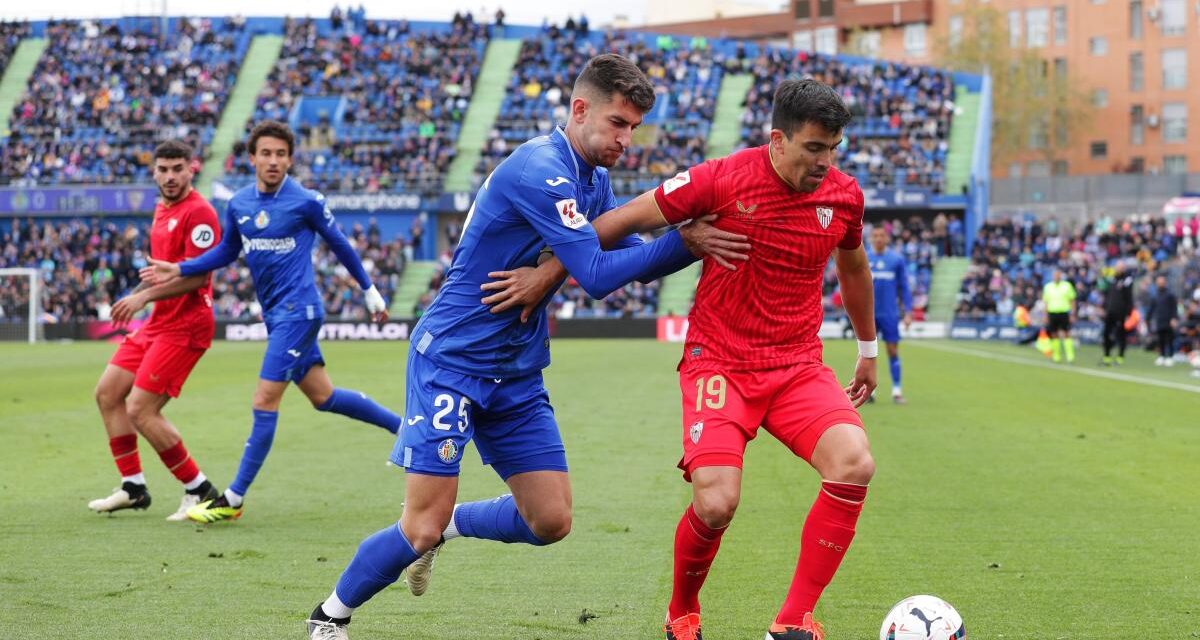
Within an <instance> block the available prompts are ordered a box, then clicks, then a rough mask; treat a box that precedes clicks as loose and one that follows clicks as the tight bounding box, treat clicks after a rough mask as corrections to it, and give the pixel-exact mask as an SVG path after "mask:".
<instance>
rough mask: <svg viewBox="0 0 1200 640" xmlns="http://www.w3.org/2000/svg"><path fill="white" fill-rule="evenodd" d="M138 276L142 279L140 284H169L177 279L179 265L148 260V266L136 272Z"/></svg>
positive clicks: (164, 261)
mask: <svg viewBox="0 0 1200 640" xmlns="http://www.w3.org/2000/svg"><path fill="white" fill-rule="evenodd" d="M138 276H139V277H140V278H141V279H142V282H146V283H148V284H151V285H155V284H162V283H164V282H170V281H171V280H174V279H175V278H178V277H179V265H177V264H175V263H174V262H167V261H166V260H155V259H154V258H150V264H148V265H146V266H144V267H142V268H141V270H140V271H138Z"/></svg>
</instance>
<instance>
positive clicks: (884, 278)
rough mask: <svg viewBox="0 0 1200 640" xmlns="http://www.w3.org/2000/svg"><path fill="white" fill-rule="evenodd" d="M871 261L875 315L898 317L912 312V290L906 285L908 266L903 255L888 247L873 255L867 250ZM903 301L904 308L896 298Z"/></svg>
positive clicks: (879, 316)
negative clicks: (900, 306) (901, 307)
mask: <svg viewBox="0 0 1200 640" xmlns="http://www.w3.org/2000/svg"><path fill="white" fill-rule="evenodd" d="M867 259H868V260H870V262H871V278H872V279H873V280H874V281H875V317H877V318H899V317H900V316H901V315H902V314H903V313H910V312H912V290H911V288H910V287H909V285H908V268H907V267H906V266H905V264H904V257H903V256H901V255H900V254H899V253H897V252H895V251H892V250H890V249H885V250H884V252H883V253H881V254H879V255H875V254H874V253H872V252H870V251H868V253H867ZM901 299H902V300H903V301H904V309H903V311H901V309H900V308H899V302H898V300H901Z"/></svg>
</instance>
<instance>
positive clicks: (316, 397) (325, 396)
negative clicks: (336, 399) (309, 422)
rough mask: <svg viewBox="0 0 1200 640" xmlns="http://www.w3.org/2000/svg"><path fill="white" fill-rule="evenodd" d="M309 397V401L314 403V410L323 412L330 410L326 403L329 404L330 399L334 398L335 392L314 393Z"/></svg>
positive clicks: (308, 395)
mask: <svg viewBox="0 0 1200 640" xmlns="http://www.w3.org/2000/svg"><path fill="white" fill-rule="evenodd" d="M307 397H308V401H309V402H311V403H312V406H313V408H314V409H316V410H317V411H323V410H324V409H326V408H328V407H326V406H325V403H327V402H329V399H330V398H332V397H333V390H332V389H330V390H328V391H324V390H323V391H313V392H312V393H309V394H307Z"/></svg>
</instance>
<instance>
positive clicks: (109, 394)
mask: <svg viewBox="0 0 1200 640" xmlns="http://www.w3.org/2000/svg"><path fill="white" fill-rule="evenodd" d="M95 396H96V406H98V407H100V410H101V411H111V410H113V409H117V408H119V407H121V406H122V405H123V404H125V397H124V396H122V395H121V394H120V393H118V392H117V390H116V389H114V388H112V387H111V386H108V385H105V384H104V383H101V384H98V385H96V391H95Z"/></svg>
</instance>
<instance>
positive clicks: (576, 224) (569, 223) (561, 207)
mask: <svg viewBox="0 0 1200 640" xmlns="http://www.w3.org/2000/svg"><path fill="white" fill-rule="evenodd" d="M554 208H555V209H558V217H559V218H561V219H562V223H563V226H565V227H567V228H568V229H578V228H580V227H582V226H585V225H587V223H588V220H587V216H585V215H583V214H582V213H579V211H578V210H577V206H576V204H575V198H567V199H566V200H559V201H558V202H555V203H554Z"/></svg>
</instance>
